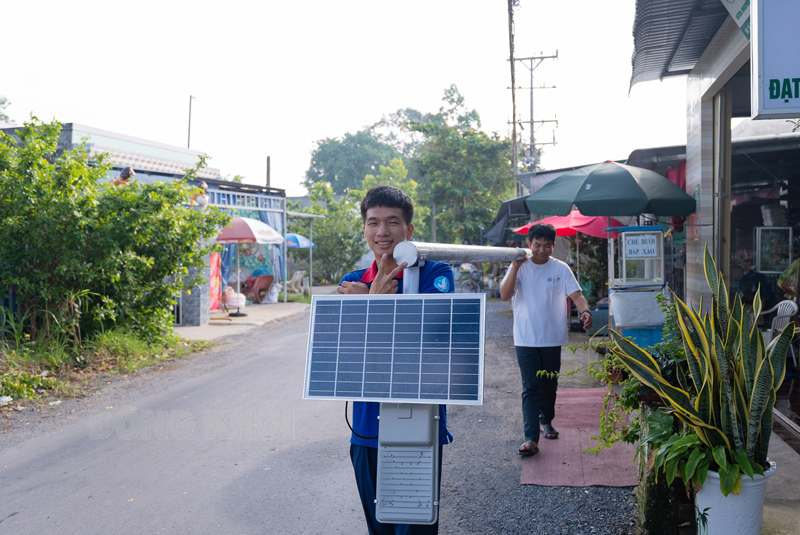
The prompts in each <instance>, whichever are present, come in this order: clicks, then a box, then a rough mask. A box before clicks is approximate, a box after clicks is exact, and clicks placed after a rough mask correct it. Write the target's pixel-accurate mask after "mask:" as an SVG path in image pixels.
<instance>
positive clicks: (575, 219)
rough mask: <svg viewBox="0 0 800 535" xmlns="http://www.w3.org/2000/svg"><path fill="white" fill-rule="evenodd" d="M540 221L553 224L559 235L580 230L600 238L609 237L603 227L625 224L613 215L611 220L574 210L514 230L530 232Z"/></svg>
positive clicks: (575, 232)
mask: <svg viewBox="0 0 800 535" xmlns="http://www.w3.org/2000/svg"><path fill="white" fill-rule="evenodd" d="M538 223H544V224H550V225H553V226H554V227H555V228H556V235H557V236H574V235H575V234H577V233H578V232H580V233H582V234H588V235H589V236H596V237H598V238H607V237H608V233H606V232H603V229H606V228H608V227H624V226H625V225H623V224H622V223H620V222H619V221H617V220H616V219H614V218H613V217H612V218H610V222H609V221H608V220H607V218H605V217H599V216H588V215H583V214H581V213H580V212H579V211H578V210H573V211H571V212H570V213H569V215H555V216H552V217H546V218H544V219H540V220H539V221H533V222H531V223H528V224H527V225H523V226H521V227H519V228H515V229H514V232H516V233H518V234H528V229H529V228H531V226H533V225H536V224H538ZM611 237H612V238H616V237H617V233H616V232H612V233H611Z"/></svg>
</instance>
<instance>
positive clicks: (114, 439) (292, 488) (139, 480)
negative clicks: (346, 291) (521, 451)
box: [0, 301, 633, 535]
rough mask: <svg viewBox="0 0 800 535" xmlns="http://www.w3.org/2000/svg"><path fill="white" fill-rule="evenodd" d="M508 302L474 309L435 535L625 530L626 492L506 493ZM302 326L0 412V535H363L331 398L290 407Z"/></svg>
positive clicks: (510, 388) (513, 445)
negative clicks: (464, 395)
mask: <svg viewBox="0 0 800 535" xmlns="http://www.w3.org/2000/svg"><path fill="white" fill-rule="evenodd" d="M508 308H509V305H508V303H502V302H498V301H494V302H492V303H489V304H487V311H488V312H487V320H486V327H487V336H486V355H487V356H486V378H485V390H484V391H485V405H484V406H482V407H465V406H450V407H449V408H448V428H449V429H450V430H451V431H452V433H453V434H454V435H455V438H456V440H455V442H454V443H453V444H451V445H449V446H447V447H446V448H445V452H444V466H443V470H442V497H441V498H442V499H441V501H442V506H441V510H440V522H441V530H440V533H442V534H451V533H454V534H477V533H491V534H497V533H503V534H517V533H525V534H548V535H549V534H575V535H578V534H580V535H583V534H585V533H594V534H598V535H600V534H609V535H611V534H613V535H616V534H617V533H619V532H620V529H622V532H623V533H627V532H628V531H629V529H628V528H629V525H628V523H629V520H630V519H631V518H632V515H633V509H632V505H631V504H630V503H629V501H628V494H629V492H630V489H627V488H622V489H610V488H596V487H595V488H589V489H572V490H570V489H567V488H563V487H539V486H534V485H520V484H519V477H520V471H521V469H522V460H521V459H520V458H519V457H518V455H517V454H516V453H515V452H516V449H517V447H518V445H519V443H520V441H521V440H522V438H521V437H522V435H521V432H522V430H521V425H522V424H521V414H520V409H519V396H520V381H519V370H518V367H517V365H516V360H515V356H514V350H513V348H512V345H511V344H512V341H511V318H510V316H509V315H508V314H507V311H508ZM503 311H505V313H503ZM307 329H308V312H304V313H302V314H300V315H298V316H295V317H292V318H284V319H282V320H278V321H277V322H273V323H270V324H268V325H266V326H263V327H254V328H253V329H252V330H251V331H249V332H247V333H245V334H238V335H235V336H231V337H226V338H223V339H221V341H222V344H221V345H220V346H218V347H217V348H215V349H213V350H212V351H209V352H206V353H202V354H196V355H192V356H190V357H188V358H186V359H182V360H180V361H176V362H173V363H170V364H167V365H165V366H162V367H155V368H152V369H148V370H144V371H142V372H140V373H138V374H135V375H131V376H123V377H117V378H113V379H110V380H108V384H106V381H103V384H102V385H101V386H102V388H99V389H96V390H93V391H92V392H91V393H90V395H89V396H87V397H85V398H82V399H78V400H71V401H65V402H64V403H62V404H60V405H58V406H57V407H48V406H46V405H45V406H44V407H43V408H42V410H41V412H32V411H30V410H28V411H23V412H19V413H14V418H13V422H12V425H11V426H9V424H8V422H6V421H4V419H3V418H0V534H2V535H5V534H17V533H22V534H28V533H30V534H37V535H39V534H45V533H46V534H50V533H57V534H58V535H71V534H81V535H83V534H89V535H90V534H95V533H97V534H103V535H106V534H108V533H124V534H136V535H139V534H165V535H166V534H185V533H192V534H205V533H214V534H249V533H267V534H282V533H291V534H297V533H303V534H305V533H314V534H316V533H334V534H335V533H347V534H352V533H366V526H365V523H364V520H363V517H362V512H361V507H360V503H359V501H358V496H357V492H356V488H355V482H354V479H353V475H352V468H351V466H350V459H349V456H348V452H349V446H348V438H349V432H348V431H347V427H346V425H345V423H344V421H343V414H342V413H343V403H341V402H323V401H303V400H302V399H301V394H302V382H303V373H304V366H305V349H306V337H307ZM562 359H564V369H565V370H567V369H573V368H574V367H575V366H576V365H577V364H578V363H580V362H583V360H584V359H585V357H583V356H581V355H580V352H579V354H578V355H572V354H571V353H570V352H563V353H562ZM593 385H594V383H593V382H592V381H591V380H590V379H589V378H588V377H586V376H585V374H584V377H583V378H581V377H577V376H576V377H573V378H564V380H563V386H564V387H586V386H593ZM543 447H544V448H545V450H546V449H547V448H556V449H557V448H558V444H557V443H548V444H543ZM545 453H546V451H545ZM545 453H543V455H544V454H545Z"/></svg>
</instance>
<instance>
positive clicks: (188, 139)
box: [186, 95, 196, 149]
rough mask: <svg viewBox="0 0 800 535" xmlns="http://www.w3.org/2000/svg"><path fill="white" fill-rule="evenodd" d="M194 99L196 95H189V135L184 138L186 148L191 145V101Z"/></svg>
mask: <svg viewBox="0 0 800 535" xmlns="http://www.w3.org/2000/svg"><path fill="white" fill-rule="evenodd" d="M193 100H196V97H193V96H192V95H189V135H188V136H187V138H186V148H187V149H190V148H191V147H192V101H193Z"/></svg>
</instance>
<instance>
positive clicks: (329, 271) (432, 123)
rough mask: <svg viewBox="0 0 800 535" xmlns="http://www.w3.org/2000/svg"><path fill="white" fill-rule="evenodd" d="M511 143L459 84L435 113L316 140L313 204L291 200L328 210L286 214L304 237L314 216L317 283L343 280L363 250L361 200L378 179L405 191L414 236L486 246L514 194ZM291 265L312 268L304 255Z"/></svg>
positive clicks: (398, 117) (398, 116) (389, 119)
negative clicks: (485, 125) (491, 128)
mask: <svg viewBox="0 0 800 535" xmlns="http://www.w3.org/2000/svg"><path fill="white" fill-rule="evenodd" d="M511 148H512V144H511V141H510V140H509V139H505V138H501V137H500V136H499V135H498V134H497V133H491V134H490V133H486V132H484V131H482V130H481V121H480V116H479V114H478V112H477V111H476V110H470V109H469V108H468V107H467V106H466V104H465V99H464V97H463V96H462V95H461V94H460V93H459V91H458V88H457V87H456V86H455V85H451V86H450V87H448V88H447V89H445V91H444V95H443V98H442V105H441V106H440V108H439V110H438V111H437V112H434V113H423V112H420V111H418V110H414V109H411V108H406V109H400V110H397V111H396V112H394V113H391V114H389V115H388V116H384V117H383V118H382V119H381V120H380V121H378V122H377V123H375V124H373V125H372V126H368V127H365V128H364V129H362V130H360V131H358V132H356V133H355V134H353V133H345V134H344V135H343V136H341V137H338V138H326V139H322V140H319V141H318V142H317V146H316V148H315V150H314V151H313V152H312V154H311V164H310V166H309V169H308V171H307V172H306V181H305V186H306V187H307V188H308V191H309V194H308V196H309V201H310V203H311V206H309V207H306V208H302V207H301V206H300V203H299V202H298V203H295V204H294V205H290V207H289V209H290V210H293V211H302V212H306V213H313V214H318V215H324V216H326V219H315V220H314V221H313V222H311V221H309V220H308V219H301V218H290V219H289V231H290V232H296V233H298V234H302V235H303V236H309V235H310V230H311V229H310V228H309V227H310V225H312V224H313V241H314V243H315V244H316V248H315V249H314V260H313V261H314V281H313V282H315V283H321V284H336V283H338V282H339V280H340V279H341V277H342V275H344V274H345V273H347V272H348V271H351V270H352V269H353V266H354V265H355V264H356V262H358V260H359V259H361V257H362V256H363V255H364V253H366V252H367V247H366V244H365V243H364V240H363V235H362V232H361V229H362V222H361V213H360V210H359V203H360V202H361V199H362V198H363V196H364V193H365V192H366V190H368V189H370V188H372V187H375V186H380V185H390V186H396V187H399V188H400V189H402V190H403V191H405V192H406V193H408V194H409V196H410V197H411V199H412V201H414V210H415V213H414V227H415V228H414V239H416V240H419V241H429V242H430V241H432V242H438V243H456V244H475V245H477V244H481V243H482V242H483V239H482V236H481V235H482V234H483V233H484V232H486V231H487V230H489V228H488V225H489V223H490V222H491V221H492V219H493V218H494V216H495V214H496V213H497V209H498V208H499V207H500V203H501V202H502V201H503V200H505V199H508V198H510V197H511V196H512V195H513V194H514V176H513V172H512V169H511V163H510V160H511ZM289 267H290V271H293V270H305V271H306V272H308V262H307V260H306V259H305V258H304V257H303V255H301V254H297V255H295V260H294V262H293V263H292V264H291V265H290V266H289Z"/></svg>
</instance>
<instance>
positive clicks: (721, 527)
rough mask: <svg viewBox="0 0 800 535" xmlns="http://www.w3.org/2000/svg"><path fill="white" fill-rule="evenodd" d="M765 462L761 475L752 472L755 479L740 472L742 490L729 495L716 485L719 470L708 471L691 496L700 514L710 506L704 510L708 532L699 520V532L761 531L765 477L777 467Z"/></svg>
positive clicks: (741, 534)
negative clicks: (767, 464) (702, 482)
mask: <svg viewBox="0 0 800 535" xmlns="http://www.w3.org/2000/svg"><path fill="white" fill-rule="evenodd" d="M767 463H769V470H766V471H765V472H764V475H763V476H760V475H757V474H756V475H754V476H753V477H754V478H755V481H753V480H752V479H750V478H749V477H748V476H746V475H744V474H742V492H740V493H739V494H729V495H728V496H727V497H726V496H724V495H723V494H722V490H720V488H719V483H720V481H719V473H717V472H713V471H711V470H709V471H708V477H706V481H705V483H704V484H703V486H702V488H701V489H700V491H699V492H698V493H697V494H695V497H694V504H695V505H696V506H697V509H699V511H700V513H702V512H703V510H704V509H706V508H709V510H708V512H707V515H708V517H707V518H708V531H706V532H704V531H703V530H702V526H701V525H700V523H699V522H698V524H697V533H698V535H759V534H760V533H761V519H762V517H763V515H764V495H765V493H766V490H767V478H768V477H770V476H771V475H773V474H774V473H775V470H776V465H775V463H774V462H772V461H770V460H767ZM695 514H697V511H695Z"/></svg>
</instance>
